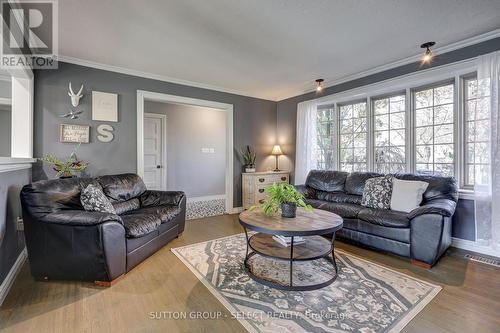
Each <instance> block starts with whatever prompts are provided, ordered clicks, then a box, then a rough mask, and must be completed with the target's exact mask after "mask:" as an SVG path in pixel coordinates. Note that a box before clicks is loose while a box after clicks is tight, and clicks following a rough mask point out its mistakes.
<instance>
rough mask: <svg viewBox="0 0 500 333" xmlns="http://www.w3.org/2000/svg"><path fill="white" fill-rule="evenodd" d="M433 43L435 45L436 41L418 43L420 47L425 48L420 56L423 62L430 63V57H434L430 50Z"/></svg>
mask: <svg viewBox="0 0 500 333" xmlns="http://www.w3.org/2000/svg"><path fill="white" fill-rule="evenodd" d="M434 45H436V42H427V43H423V44H422V45H420V47H421V48H423V49H425V52H424V56H423V57H422V63H423V64H428V63H430V62H431V60H432V58H433V57H434V54H433V53H432V51H431V47H433V46H434Z"/></svg>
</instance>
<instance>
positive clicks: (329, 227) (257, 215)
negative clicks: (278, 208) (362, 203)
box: [240, 208, 343, 236]
mask: <svg viewBox="0 0 500 333" xmlns="http://www.w3.org/2000/svg"><path fill="white" fill-rule="evenodd" d="M240 223H241V225H242V226H243V227H245V228H247V229H249V230H254V231H258V232H262V233H266V234H271V235H282V236H312V235H324V234H329V233H332V232H335V231H337V230H339V229H341V228H342V225H343V222H342V218H341V217H340V216H338V215H337V214H334V213H331V212H328V211H325V210H321V209H314V211H313V212H311V213H309V212H307V211H306V210H305V209H304V208H297V216H296V217H294V218H286V217H281V215H280V214H279V213H277V214H275V215H272V216H267V215H265V214H264V213H262V212H261V210H260V209H255V210H252V211H250V210H246V211H244V212H243V213H241V214H240Z"/></svg>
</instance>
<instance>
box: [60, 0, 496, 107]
mask: <svg viewBox="0 0 500 333" xmlns="http://www.w3.org/2000/svg"><path fill="white" fill-rule="evenodd" d="M498 28H500V1H498V0H474V1H470V0H418V1H416V0H314V1H311V0H148V1H139V0H86V1H82V0H63V1H59V53H60V55H62V56H63V59H64V57H66V59H69V57H71V58H77V59H82V60H86V61H90V62H95V63H99V64H106V65H112V66H117V67H123V68H127V69H132V70H135V71H141V72H146V73H151V74H154V75H156V76H161V77H168V78H174V79H177V80H182V81H189V82H192V83H197V84H202V85H208V86H211V87H214V88H218V89H221V90H229V91H233V92H239V93H242V94H245V95H249V96H256V97H261V98H266V99H271V100H280V99H283V98H287V97H291V96H294V95H298V94H301V93H303V92H306V91H310V90H311V89H312V88H313V87H314V80H315V79H316V78H324V79H325V80H326V81H327V82H331V83H334V82H335V79H340V78H342V77H345V76H348V75H351V74H355V73H359V72H363V71H366V70H369V69H371V68H374V67H377V66H381V65H384V64H388V63H391V62H394V61H397V60H400V59H404V58H407V57H410V56H415V55H417V54H419V53H420V52H421V50H420V48H419V45H420V44H421V43H422V42H425V41H429V40H432V41H436V42H437V44H438V45H436V46H437V47H439V46H445V45H448V44H451V43H455V42H457V41H460V40H463V39H466V38H470V37H473V36H477V35H479V34H483V33H486V32H489V31H492V30H495V29H498Z"/></svg>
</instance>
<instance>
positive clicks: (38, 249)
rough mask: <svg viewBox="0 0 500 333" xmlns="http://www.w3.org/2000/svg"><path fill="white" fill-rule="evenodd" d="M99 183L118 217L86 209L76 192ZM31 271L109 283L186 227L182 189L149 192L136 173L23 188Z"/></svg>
mask: <svg viewBox="0 0 500 333" xmlns="http://www.w3.org/2000/svg"><path fill="white" fill-rule="evenodd" d="M88 184H95V185H98V186H101V187H102V189H103V192H104V193H105V194H106V196H107V197H108V198H109V199H110V201H111V203H112V204H113V206H114V208H115V210H116V213H117V214H116V215H115V214H110V213H101V212H89V211H85V210H84V209H83V207H82V205H81V204H80V191H81V189H82V188H84V187H86V186H87V185H88ZM21 203H22V208H23V219H24V226H25V235H26V245H27V249H28V257H29V263H30V267H31V274H32V275H33V276H34V277H35V278H37V279H62V280H82V281H94V282H96V283H97V284H102V285H110V283H109V282H111V281H113V280H115V279H117V278H118V277H120V276H122V275H123V274H125V273H126V272H128V271H130V270H131V269H132V268H133V267H135V266H136V265H137V264H139V263H140V262H141V261H143V260H144V259H146V258H147V257H149V256H150V255H151V254H153V253H154V252H156V251H157V250H158V249H160V248H161V247H163V246H164V245H166V244H167V243H168V242H169V241H171V240H172V239H174V238H175V237H177V236H178V235H179V234H180V233H182V231H183V230H184V223H185V216H186V197H185V195H184V193H183V192H163V191H148V190H146V186H145V185H144V183H143V181H142V179H141V178H140V177H139V176H137V175H135V174H123V175H114V176H102V177H98V178H71V179H59V180H47V181H39V182H35V183H33V184H30V185H26V186H25V187H24V188H23V189H22V191H21Z"/></svg>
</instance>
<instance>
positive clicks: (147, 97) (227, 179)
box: [137, 90, 234, 216]
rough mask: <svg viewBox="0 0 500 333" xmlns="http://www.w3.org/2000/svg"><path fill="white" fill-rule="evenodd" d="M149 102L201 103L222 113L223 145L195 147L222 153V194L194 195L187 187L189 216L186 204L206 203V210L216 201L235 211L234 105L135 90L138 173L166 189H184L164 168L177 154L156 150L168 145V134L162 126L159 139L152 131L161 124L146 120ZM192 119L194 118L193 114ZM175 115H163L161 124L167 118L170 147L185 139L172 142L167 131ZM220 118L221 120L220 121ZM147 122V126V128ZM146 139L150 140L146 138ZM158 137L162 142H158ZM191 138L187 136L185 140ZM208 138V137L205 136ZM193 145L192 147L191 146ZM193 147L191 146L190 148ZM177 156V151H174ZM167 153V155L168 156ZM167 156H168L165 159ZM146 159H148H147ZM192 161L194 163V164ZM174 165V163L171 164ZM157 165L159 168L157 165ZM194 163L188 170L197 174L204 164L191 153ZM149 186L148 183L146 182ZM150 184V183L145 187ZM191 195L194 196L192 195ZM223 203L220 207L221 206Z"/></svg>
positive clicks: (203, 151)
mask: <svg viewBox="0 0 500 333" xmlns="http://www.w3.org/2000/svg"><path fill="white" fill-rule="evenodd" d="M149 102H155V103H154V104H165V105H166V104H169V105H172V104H173V105H178V106H182V107H186V108H187V107H193V108H195V107H200V108H209V109H212V111H217V112H216V113H218V114H221V115H222V117H223V118H222V120H223V122H224V127H225V128H222V130H220V133H221V134H222V135H223V139H224V145H223V146H222V147H220V148H219V149H217V148H216V149H215V150H214V149H213V148H212V146H211V145H210V144H209V143H207V144H206V145H205V144H200V145H201V146H200V147H198V148H197V153H200V154H207V155H205V157H207V158H208V157H213V156H214V155H213V154H214V151H215V152H216V153H219V154H223V157H224V160H223V163H222V165H220V167H219V169H221V170H222V169H223V172H224V173H223V177H222V182H223V183H224V184H223V187H222V190H223V192H222V193H223V195H222V196H214V195H208V196H203V197H199V196H196V195H190V194H189V192H190V191H189V190H188V191H187V192H188V193H187V199H188V200H187V201H188V216H189V215H190V214H189V207H190V206H192V207H193V210H196V211H199V210H200V207H204V206H207V207H206V210H207V211H209V210H210V207H208V205H209V204H215V203H217V204H218V205H219V207H218V208H220V210H222V213H224V212H225V213H228V214H231V213H233V212H234V208H233V163H234V160H233V105H232V104H226V103H219V102H214V101H208V100H201V99H195V98H187V97H181V96H175V95H168V94H162V93H155V92H148V91H142V90H138V91H137V173H138V175H139V176H141V177H143V179H145V183H146V179H147V183H149V184H150V185H149V186H157V185H156V184H161V185H163V186H164V188H165V189H168V190H173V189H177V190H183V188H182V186H176V184H175V179H172V178H171V177H172V175H171V174H168V175H167V169H169V167H168V165H169V161H170V162H176V161H177V160H178V158H175V157H171V156H170V154H167V151H166V150H165V149H162V151H163V152H164V154H158V153H157V147H158V146H159V145H162V144H163V145H164V146H165V147H166V146H167V143H166V142H165V139H166V137H167V134H165V130H162V133H164V134H163V137H162V138H161V139H159V138H158V136H157V135H156V134H155V133H156V131H157V128H159V127H161V124H159V122H160V121H159V120H152V119H151V120H149V118H148V117H147V115H148V114H149V113H150V112H149V111H148V110H146V111H145V105H149V104H151V103H149ZM192 119H195V120H196V118H192ZM173 120H174V117H172V121H171V119H170V116H168V115H167V116H166V117H165V126H164V128H165V129H167V125H166V124H167V121H168V126H169V127H168V128H169V129H172V131H168V130H167V132H169V133H168V135H169V138H168V139H166V141H168V145H169V147H170V146H171V145H172V144H175V146H177V143H179V145H180V144H183V143H185V142H186V139H185V138H184V139H183V140H179V141H178V142H173V141H175V140H171V139H170V135H171V134H172V135H173V134H174V133H173V132H175V130H176V129H177V128H175V127H174V128H172V126H175V124H174V121H173ZM219 122H220V121H219ZM146 126H147V128H146ZM151 131H153V132H155V133H153V134H151V133H146V132H151ZM148 140H149V141H148ZM160 141H161V142H160ZM187 141H190V140H187ZM207 141H209V140H208V139H207ZM191 148H192V147H191ZM191 151H192V150H191ZM176 153H177V155H175V154H174V155H175V156H178V155H179V152H178V151H177V152H176ZM192 154H193V153H188V152H182V155H179V156H181V157H182V158H184V159H185V158H186V157H188V158H191V156H192ZM167 155H168V157H167ZM167 158H168V159H167ZM146 159H149V160H148V161H146ZM158 160H163V161H164V162H162V163H160V164H156V163H157V161H158ZM193 164H195V165H193ZM172 165H173V164H172ZM158 166H160V168H158ZM193 166H195V167H196V168H198V169H197V170H198V171H192V172H190V174H192V175H198V174H203V172H204V169H203V168H204V165H203V163H198V164H197V163H196V158H195V156H193V159H192V163H191V165H190V166H189V167H190V168H192V167H193ZM173 169H175V168H174V167H173V168H170V169H169V172H170V173H172V172H174V171H175V170H173ZM177 169H179V166H177ZM162 173H165V176H164V177H165V178H163V179H164V180H163V181H161V180H159V179H161V178H162V177H163V176H162ZM193 184H196V182H194V181H193V182H191V184H189V185H193ZM202 185H203V184H200V187H202ZM146 186H148V184H146ZM148 188H149V187H148ZM191 191H193V188H192V187H191ZM193 196H194V197H195V198H193ZM220 206H223V207H220Z"/></svg>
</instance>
